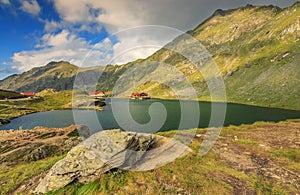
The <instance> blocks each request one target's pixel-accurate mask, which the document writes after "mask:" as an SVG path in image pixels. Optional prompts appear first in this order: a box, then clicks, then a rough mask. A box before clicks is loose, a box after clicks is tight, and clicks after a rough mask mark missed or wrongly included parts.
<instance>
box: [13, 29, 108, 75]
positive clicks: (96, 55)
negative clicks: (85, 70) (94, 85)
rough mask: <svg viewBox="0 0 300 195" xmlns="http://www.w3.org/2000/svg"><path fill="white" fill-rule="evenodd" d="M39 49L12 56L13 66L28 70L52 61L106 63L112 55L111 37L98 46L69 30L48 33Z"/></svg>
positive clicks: (84, 63)
mask: <svg viewBox="0 0 300 195" xmlns="http://www.w3.org/2000/svg"><path fill="white" fill-rule="evenodd" d="M42 40H43V41H42V43H41V44H40V45H39V49H37V50H29V51H21V52H18V53H15V54H14V55H13V56H12V61H13V62H12V64H13V66H12V68H13V69H16V70H19V71H27V70H29V69H31V68H33V67H38V66H42V65H45V64H46V63H48V62H50V61H60V60H66V61H69V62H70V63H73V64H75V65H80V66H95V65H105V64H106V63H107V62H108V60H109V59H110V57H111V52H107V51H111V50H112V43H111V41H110V40H109V39H105V40H104V41H102V42H99V43H97V47H96V48H94V45H92V44H90V43H89V42H87V41H85V40H84V39H82V38H78V37H77V36H76V35H73V34H71V33H70V32H68V31H67V30H63V31H61V32H60V33H58V34H46V35H44V36H43V38H42Z"/></svg>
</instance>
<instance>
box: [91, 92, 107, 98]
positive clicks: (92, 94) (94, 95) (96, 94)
mask: <svg viewBox="0 0 300 195" xmlns="http://www.w3.org/2000/svg"><path fill="white" fill-rule="evenodd" d="M90 96H91V97H94V98H101V97H104V96H105V92H104V91H92V92H90Z"/></svg>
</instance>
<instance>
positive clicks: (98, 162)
mask: <svg viewBox="0 0 300 195" xmlns="http://www.w3.org/2000/svg"><path fill="white" fill-rule="evenodd" d="M190 151H191V149H190V148H188V147H187V146H185V145H183V144H182V143H180V142H177V141H175V140H174V139H168V138H165V137H162V136H158V135H152V134H145V133H135V132H125V131H121V130H119V129H117V130H108V131H102V132H99V133H96V134H94V135H92V136H90V137H89V138H88V139H86V140H84V141H83V142H82V143H80V144H79V145H77V146H76V147H74V148H73V149H72V150H71V151H69V153H68V154H67V156H66V157H65V158H64V159H62V160H60V161H59V162H57V163H56V164H55V165H54V166H53V167H52V168H51V169H50V171H49V172H48V174H47V175H46V176H45V177H44V178H43V179H42V180H41V181H40V183H39V185H38V186H37V188H36V189H35V193H46V192H48V191H52V190H57V189H59V188H62V187H64V186H66V185H68V184H69V183H71V182H73V181H78V182H80V183H85V182H90V181H93V180H95V179H98V178H100V177H101V174H103V173H105V172H107V171H109V170H111V169H113V168H122V169H125V170H135V171H145V170H151V169H154V168H157V167H160V166H163V165H165V164H167V163H169V162H172V161H174V160H175V159H176V158H178V157H181V156H184V155H186V154H187V153H189V152H190Z"/></svg>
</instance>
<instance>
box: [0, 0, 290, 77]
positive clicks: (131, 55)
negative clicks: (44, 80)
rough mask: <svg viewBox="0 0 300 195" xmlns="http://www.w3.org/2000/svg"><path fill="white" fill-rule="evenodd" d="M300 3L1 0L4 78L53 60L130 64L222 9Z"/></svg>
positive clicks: (0, 56)
mask: <svg viewBox="0 0 300 195" xmlns="http://www.w3.org/2000/svg"><path fill="white" fill-rule="evenodd" d="M295 1H296V0H285V1H275V0H261V1H258V0H251V1H247V0H240V1H237V0H224V1H218V0H186V1H181V0H152V1H148V0H144V1H143V0H115V1H112V0H102V1H98V0H85V1H77V0H0V27H1V30H0V79H3V78H5V77H6V76H9V75H11V74H15V73H20V72H23V71H27V70H29V69H31V68H33V67H37V66H43V65H45V64H47V63H48V62H50V61H59V60H66V61H70V62H71V63H73V64H75V65H78V66H95V65H106V64H109V63H111V64H122V63H126V62H129V61H132V60H135V59H137V58H143V57H146V56H148V55H150V54H151V53H153V52H154V51H155V50H157V49H158V48H160V47H161V46H163V45H164V44H166V43H167V42H169V41H170V40H172V39H173V38H174V37H176V36H177V35H178V34H180V33H181V32H184V31H187V30H190V29H192V28H194V27H195V26H196V25H198V24H199V23H201V22H202V21H203V20H204V19H206V18H207V17H209V16H210V15H211V14H212V13H213V11H214V10H216V9H219V8H222V9H229V8H235V7H239V6H244V5H246V4H248V3H250V4H260V5H269V4H275V5H279V6H281V7H285V6H289V5H291V4H292V3H294V2H295ZM144 25H152V26H145V27H144ZM156 25H158V26H156ZM136 27H138V29H136ZM164 27H166V28H164ZM168 27H171V28H172V29H168Z"/></svg>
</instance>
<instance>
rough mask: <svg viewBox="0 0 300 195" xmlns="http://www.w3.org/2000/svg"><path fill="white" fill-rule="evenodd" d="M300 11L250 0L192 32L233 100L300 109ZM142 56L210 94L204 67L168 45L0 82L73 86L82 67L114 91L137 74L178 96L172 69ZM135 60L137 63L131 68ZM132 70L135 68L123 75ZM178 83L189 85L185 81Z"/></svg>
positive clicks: (161, 94)
mask: <svg viewBox="0 0 300 195" xmlns="http://www.w3.org/2000/svg"><path fill="white" fill-rule="evenodd" d="M299 16H300V2H297V3H295V4H294V5H293V6H291V7H288V8H285V9H281V8H278V7H275V6H251V5H247V6H246V7H242V8H238V9H233V10H228V11H223V10H217V11H216V12H215V13H214V14H213V15H212V16H211V17H210V18H208V19H207V20H206V21H204V22H203V23H202V24H200V25H199V26H197V27H196V28H195V29H194V30H191V31H189V32H188V34H190V35H191V36H193V37H194V38H196V39H197V40H199V42H200V43H202V44H203V45H204V46H205V47H206V48H207V50H208V51H209V52H210V54H211V56H212V59H213V60H214V62H215V63H216V65H217V66H218V68H219V69H220V72H221V75H222V77H223V79H224V82H225V85H226V86H225V87H226V92H227V100H228V101H231V102H236V103H244V104H254V105H260V106H271V107H280V108H288V109H298V110H299V109H300V101H299V99H300V97H299V96H300V93H299V92H300V91H299V90H300V88H299V87H298V86H299V85H300V80H299V75H300V74H299V70H300V69H299V61H300V60H299V59H300V47H299V45H300V17H299ZM176 44H177V45H178V47H179V49H184V48H182V46H180V44H182V40H181V38H180V37H179V38H177V39H175V40H174V41H173V42H171V43H169V44H168V45H176ZM143 62H163V63H166V64H168V65H172V66H173V67H174V68H175V69H176V70H177V71H179V72H181V73H183V75H184V76H185V78H186V80H187V81H188V82H189V83H191V84H192V85H193V87H194V89H195V90H196V92H197V94H198V98H199V100H210V94H209V92H208V89H207V86H206V82H205V81H204V79H203V76H202V75H201V74H200V73H199V71H197V70H196V69H195V67H194V66H193V64H191V62H190V61H189V60H187V59H186V58H184V57H183V56H181V55H180V54H178V53H175V52H174V51H170V50H168V49H166V48H162V49H160V50H158V51H157V52H156V53H154V54H153V55H151V56H149V57H148V58H146V59H141V60H136V61H134V62H131V63H128V64H125V65H121V66H117V65H116V66H112V65H108V66H106V67H96V68H90V69H88V68H87V69H86V68H84V69H79V68H78V67H76V66H73V65H71V64H69V63H67V62H59V63H50V64H49V65H47V66H45V67H41V68H34V69H32V70H30V71H28V72H26V73H23V74H21V75H13V76H11V77H9V78H7V79H5V80H3V81H0V88H2V89H12V90H16V91H21V90H29V91H40V90H42V89H45V88H49V87H51V88H55V89H57V90H65V89H72V87H73V81H74V79H75V76H76V74H77V71H79V72H80V74H83V77H82V78H84V79H83V81H82V82H87V81H86V79H89V80H90V81H88V82H87V83H96V82H95V81H94V80H93V79H92V78H96V79H98V76H99V75H100V73H102V74H101V77H100V78H99V79H98V80H99V81H98V84H97V89H99V90H105V91H112V90H113V88H114V87H115V84H116V82H117V81H118V80H119V79H120V78H121V77H123V80H124V83H123V84H124V86H130V85H131V84H132V80H133V78H135V79H137V81H138V83H137V85H135V90H136V91H138V90H139V91H140V90H143V91H146V92H148V93H150V95H151V96H153V97H158V98H176V95H175V93H174V92H173V91H172V90H171V89H170V88H168V87H166V85H164V84H162V83H164V82H165V81H167V79H168V76H166V75H167V74H168V71H157V69H156V67H155V66H149V67H147V66H140V64H139V63H143ZM51 64H52V65H51ZM135 65H136V69H135V70H130V68H131V67H134V66H135ZM204 67H205V68H206V69H207V70H209V68H210V65H209V64H205V65H204ZM127 70H130V71H131V74H128V75H126V76H124V73H125V72H126V71H127ZM155 71H156V72H155ZM151 73H152V74H155V76H156V77H155V78H159V80H156V81H153V82H148V81H146V80H145V79H144V77H145V76H148V75H151ZM84 80H85V81H84ZM169 83H170V82H169ZM176 85H177V86H179V88H180V87H181V88H184V87H183V85H182V82H177V83H176ZM89 87H91V88H92V87H93V86H89ZM126 90H127V91H126ZM132 90H134V89H125V88H124V91H123V92H124V93H123V95H124V94H130V93H131V92H132Z"/></svg>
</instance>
